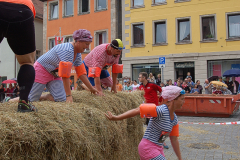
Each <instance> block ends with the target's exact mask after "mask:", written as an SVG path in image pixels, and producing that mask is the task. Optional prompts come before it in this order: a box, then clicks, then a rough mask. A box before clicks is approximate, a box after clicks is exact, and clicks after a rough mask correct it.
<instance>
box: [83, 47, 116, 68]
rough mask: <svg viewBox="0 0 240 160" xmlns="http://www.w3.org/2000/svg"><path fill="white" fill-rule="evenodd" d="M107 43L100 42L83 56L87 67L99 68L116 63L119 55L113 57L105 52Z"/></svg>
mask: <svg viewBox="0 0 240 160" xmlns="http://www.w3.org/2000/svg"><path fill="white" fill-rule="evenodd" d="M108 45H109V43H107V44H101V45H99V46H97V47H95V48H94V49H93V50H92V51H91V52H90V53H89V54H88V55H87V56H86V57H85V58H84V62H85V64H86V66H88V67H99V68H101V69H103V68H104V66H106V64H108V65H113V64H118V61H119V57H120V55H119V56H117V57H114V56H113V55H109V54H107V46H108Z"/></svg>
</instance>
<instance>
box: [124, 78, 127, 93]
mask: <svg viewBox="0 0 240 160" xmlns="http://www.w3.org/2000/svg"><path fill="white" fill-rule="evenodd" d="M126 86H127V81H126V80H124V85H123V91H125V87H126Z"/></svg>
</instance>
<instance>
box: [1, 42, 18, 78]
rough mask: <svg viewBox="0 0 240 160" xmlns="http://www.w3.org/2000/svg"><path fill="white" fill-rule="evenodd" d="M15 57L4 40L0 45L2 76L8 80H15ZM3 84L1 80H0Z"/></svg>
mask: <svg viewBox="0 0 240 160" xmlns="http://www.w3.org/2000/svg"><path fill="white" fill-rule="evenodd" d="M14 62H15V55H14V53H13V52H12V49H11V48H10V47H9V45H8V42H7V39H6V38H4V39H3V41H2V42H1V44H0V76H1V77H3V76H7V79H11V78H14V77H15V75H14ZM0 83H1V80H0Z"/></svg>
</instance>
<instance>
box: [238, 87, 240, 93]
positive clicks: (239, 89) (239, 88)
mask: <svg viewBox="0 0 240 160" xmlns="http://www.w3.org/2000/svg"><path fill="white" fill-rule="evenodd" d="M238 93H240V85H239V87H238Z"/></svg>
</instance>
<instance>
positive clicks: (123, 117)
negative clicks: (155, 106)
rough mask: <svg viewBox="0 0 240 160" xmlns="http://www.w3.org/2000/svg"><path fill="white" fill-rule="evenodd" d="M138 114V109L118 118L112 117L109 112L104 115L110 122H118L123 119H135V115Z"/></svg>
mask: <svg viewBox="0 0 240 160" xmlns="http://www.w3.org/2000/svg"><path fill="white" fill-rule="evenodd" d="M139 114H140V108H139V107H138V108H135V109H132V110H129V111H127V112H125V113H123V114H120V115H118V116H115V115H113V114H112V113H111V112H110V111H108V112H107V113H105V116H106V117H107V118H108V119H109V120H112V121H120V120H123V119H127V118H131V117H135V116H136V115H139Z"/></svg>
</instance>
